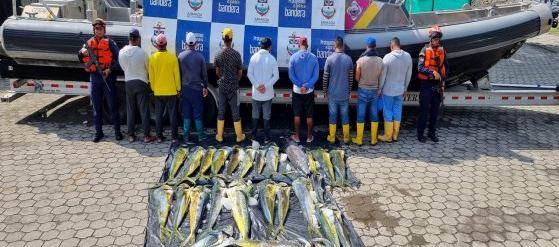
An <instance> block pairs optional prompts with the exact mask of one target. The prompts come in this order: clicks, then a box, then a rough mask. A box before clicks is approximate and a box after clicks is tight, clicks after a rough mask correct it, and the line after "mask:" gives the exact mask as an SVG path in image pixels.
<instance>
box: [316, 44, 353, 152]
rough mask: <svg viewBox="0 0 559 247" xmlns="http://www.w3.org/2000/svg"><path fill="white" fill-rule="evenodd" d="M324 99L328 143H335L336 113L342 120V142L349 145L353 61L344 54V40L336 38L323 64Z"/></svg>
mask: <svg viewBox="0 0 559 247" xmlns="http://www.w3.org/2000/svg"><path fill="white" fill-rule="evenodd" d="M322 83H323V84H322V89H323V90H324V97H325V98H328V112H329V122H330V125H329V128H328V129H329V135H328V137H327V139H328V142H330V143H334V142H336V124H337V122H338V112H339V113H340V117H341V120H342V129H343V141H344V143H346V144H347V143H349V96H350V93H351V86H352V84H353V61H352V60H351V58H350V57H349V56H348V55H347V54H345V53H344V40H343V39H342V38H341V37H337V38H336V41H335V51H334V53H332V55H330V56H328V58H327V59H326V63H325V64H324V75H323V80H322Z"/></svg>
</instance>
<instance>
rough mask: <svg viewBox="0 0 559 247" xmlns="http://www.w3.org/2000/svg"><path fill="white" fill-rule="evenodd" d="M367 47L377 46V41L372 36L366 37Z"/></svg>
mask: <svg viewBox="0 0 559 247" xmlns="http://www.w3.org/2000/svg"><path fill="white" fill-rule="evenodd" d="M367 46H377V40H376V39H375V38H374V37H373V36H369V37H367Z"/></svg>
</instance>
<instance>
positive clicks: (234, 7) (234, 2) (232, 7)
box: [217, 0, 241, 14]
mask: <svg viewBox="0 0 559 247" xmlns="http://www.w3.org/2000/svg"><path fill="white" fill-rule="evenodd" d="M240 5H241V1H239V0H227V3H226V4H221V2H218V3H217V11H219V12H222V13H229V14H239V13H241V7H240Z"/></svg>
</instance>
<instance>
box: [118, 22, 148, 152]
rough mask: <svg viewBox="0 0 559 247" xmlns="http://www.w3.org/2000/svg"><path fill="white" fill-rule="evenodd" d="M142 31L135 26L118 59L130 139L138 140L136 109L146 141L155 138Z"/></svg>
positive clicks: (130, 140)
mask: <svg viewBox="0 0 559 247" xmlns="http://www.w3.org/2000/svg"><path fill="white" fill-rule="evenodd" d="M140 43H141V39H140V32H139V31H138V29H135V28H133V29H132V30H130V33H129V35H128V45H127V46H125V47H123V48H122V50H120V52H119V55H118V60H119V62H120V67H121V68H122V70H124V81H125V90H126V120H127V121H126V122H127V124H128V141H129V142H134V141H135V140H136V133H135V132H136V131H135V129H136V111H138V110H139V112H140V117H141V119H142V129H143V131H144V143H149V142H151V141H152V140H153V138H152V137H151V136H150V126H149V85H148V62H149V56H148V53H147V52H146V51H144V50H143V49H142V48H140Z"/></svg>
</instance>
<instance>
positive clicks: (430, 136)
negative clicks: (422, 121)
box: [428, 132, 439, 142]
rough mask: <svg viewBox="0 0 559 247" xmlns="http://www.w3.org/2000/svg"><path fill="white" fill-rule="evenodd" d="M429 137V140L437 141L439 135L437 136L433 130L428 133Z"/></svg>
mask: <svg viewBox="0 0 559 247" xmlns="http://www.w3.org/2000/svg"><path fill="white" fill-rule="evenodd" d="M428 136H429V138H430V139H431V141H433V142H439V137H437V133H435V132H433V133H429V135H428Z"/></svg>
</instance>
